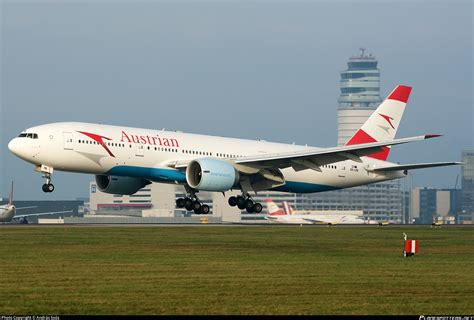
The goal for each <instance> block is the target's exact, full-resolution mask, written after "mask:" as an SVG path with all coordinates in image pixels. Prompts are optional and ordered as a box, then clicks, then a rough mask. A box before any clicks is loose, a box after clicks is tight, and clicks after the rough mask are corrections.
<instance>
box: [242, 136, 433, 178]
mask: <svg viewBox="0 0 474 320" xmlns="http://www.w3.org/2000/svg"><path fill="white" fill-rule="evenodd" d="M436 136H438V135H423V136H417V137H410V138H403V139H395V140H390V141H382V142H371V143H363V144H357V145H350V146H341V147H333V148H327V149H316V148H311V149H307V150H303V151H295V152H285V153H273V154H266V155H258V156H249V157H243V158H238V159H236V160H235V163H236V164H252V165H254V166H258V167H261V168H265V167H267V168H268V167H273V168H275V167H276V168H280V169H283V168H287V167H290V166H291V167H294V168H296V169H297V170H298V171H299V170H302V169H304V168H306V169H313V170H317V171H318V167H320V166H322V165H326V164H331V163H335V162H340V161H345V160H354V161H357V162H360V161H361V159H360V157H363V156H368V155H370V154H374V153H377V152H381V151H382V150H383V148H384V147H387V146H393V145H398V144H404V143H410V142H415V141H421V140H426V139H430V138H434V137H436Z"/></svg>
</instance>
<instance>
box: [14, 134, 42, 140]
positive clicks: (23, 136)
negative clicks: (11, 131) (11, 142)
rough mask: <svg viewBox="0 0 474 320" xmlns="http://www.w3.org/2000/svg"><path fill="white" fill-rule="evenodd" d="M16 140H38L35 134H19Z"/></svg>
mask: <svg viewBox="0 0 474 320" xmlns="http://www.w3.org/2000/svg"><path fill="white" fill-rule="evenodd" d="M18 138H30V139H38V134H37V133H20V135H19V136H18Z"/></svg>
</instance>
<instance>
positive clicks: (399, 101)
mask: <svg viewBox="0 0 474 320" xmlns="http://www.w3.org/2000/svg"><path fill="white" fill-rule="evenodd" d="M410 93H411V87H408V86H402V85H399V86H397V87H396V88H395V89H394V90H393V91H392V92H391V93H390V94H389V95H388V97H387V98H386V99H385V100H384V101H383V102H382V103H381V104H380V106H379V107H378V108H377V110H376V111H375V112H374V113H373V114H372V115H371V116H370V117H369V119H367V121H366V122H365V123H364V125H363V126H362V127H361V128H360V129H359V130H358V131H357V132H356V133H355V134H354V135H353V136H352V138H350V139H349V141H348V142H347V143H346V146H350V145H355V144H362V143H370V142H380V141H390V140H394V139H395V135H396V133H397V128H398V126H399V124H400V121H401V120H402V116H403V112H404V111H405V106H406V104H407V102H408V98H409V97H410ZM387 124H388V125H389V126H390V127H388V126H387ZM381 149H382V151H381V152H378V153H374V154H371V155H369V156H368V157H371V158H375V159H379V160H383V161H386V160H387V157H388V154H389V152H390V147H382V148H381Z"/></svg>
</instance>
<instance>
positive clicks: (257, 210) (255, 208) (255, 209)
mask: <svg viewBox="0 0 474 320" xmlns="http://www.w3.org/2000/svg"><path fill="white" fill-rule="evenodd" d="M252 209H253V212H255V213H260V212H262V210H263V207H262V205H261V204H260V203H258V202H257V203H256V204H254V205H253V208H252Z"/></svg>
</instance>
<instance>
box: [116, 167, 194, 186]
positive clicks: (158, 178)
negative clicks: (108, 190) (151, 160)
mask: <svg viewBox="0 0 474 320" xmlns="http://www.w3.org/2000/svg"><path fill="white" fill-rule="evenodd" d="M107 174H108V175H112V176H125V177H136V178H144V179H148V180H150V181H154V182H170V181H172V182H174V181H177V182H180V183H183V182H186V174H185V173H184V172H183V171H179V170H175V169H164V168H144V167H132V166H117V167H113V168H112V169H110V170H109V171H108V172H107Z"/></svg>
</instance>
